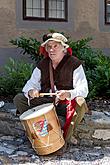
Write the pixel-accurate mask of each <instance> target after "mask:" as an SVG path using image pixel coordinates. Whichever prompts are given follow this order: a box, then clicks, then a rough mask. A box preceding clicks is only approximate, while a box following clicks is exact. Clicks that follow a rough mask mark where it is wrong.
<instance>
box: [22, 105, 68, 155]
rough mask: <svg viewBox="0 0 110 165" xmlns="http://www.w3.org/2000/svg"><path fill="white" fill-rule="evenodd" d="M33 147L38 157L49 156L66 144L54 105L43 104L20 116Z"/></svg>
mask: <svg viewBox="0 0 110 165" xmlns="http://www.w3.org/2000/svg"><path fill="white" fill-rule="evenodd" d="M20 120H21V122H22V124H23V126H24V129H25V131H26V133H27V136H28V138H29V140H30V142H31V144H32V147H33V148H34V150H35V151H36V153H37V154H38V155H48V154H50V153H53V152H55V151H57V150H59V149H60V148H61V147H62V146H63V145H64V144H65V141H64V138H63V135H62V130H61V126H60V123H59V119H58V117H57V114H56V111H55V107H54V105H53V104H52V103H48V104H43V105H40V106H37V107H34V108H32V109H29V110H28V111H26V112H24V113H23V114H22V115H21V116H20Z"/></svg>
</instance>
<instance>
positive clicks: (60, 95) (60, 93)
mask: <svg viewBox="0 0 110 165" xmlns="http://www.w3.org/2000/svg"><path fill="white" fill-rule="evenodd" d="M57 97H58V98H59V99H60V100H65V99H68V98H70V97H71V94H70V92H69V91H67V90H60V91H58V92H57Z"/></svg>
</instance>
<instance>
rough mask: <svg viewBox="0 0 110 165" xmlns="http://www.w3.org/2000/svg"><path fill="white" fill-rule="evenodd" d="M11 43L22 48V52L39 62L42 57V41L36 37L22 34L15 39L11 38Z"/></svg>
mask: <svg viewBox="0 0 110 165" xmlns="http://www.w3.org/2000/svg"><path fill="white" fill-rule="evenodd" d="M10 43H12V44H13V45H16V46H17V47H19V48H22V50H21V53H22V54H24V55H25V54H29V55H30V57H31V59H32V60H35V61H36V62H39V61H40V60H41V59H42V56H41V55H39V47H40V42H39V41H37V39H36V38H31V37H30V38H26V37H24V36H21V37H20V38H17V39H15V40H13V39H12V40H10Z"/></svg>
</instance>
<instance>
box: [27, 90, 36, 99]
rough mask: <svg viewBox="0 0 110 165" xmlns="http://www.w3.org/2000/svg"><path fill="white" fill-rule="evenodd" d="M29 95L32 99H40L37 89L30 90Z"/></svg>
mask: <svg viewBox="0 0 110 165" xmlns="http://www.w3.org/2000/svg"><path fill="white" fill-rule="evenodd" d="M28 95H29V96H30V97H31V98H35V97H39V92H38V91H37V90H36V89H31V90H29V92H28Z"/></svg>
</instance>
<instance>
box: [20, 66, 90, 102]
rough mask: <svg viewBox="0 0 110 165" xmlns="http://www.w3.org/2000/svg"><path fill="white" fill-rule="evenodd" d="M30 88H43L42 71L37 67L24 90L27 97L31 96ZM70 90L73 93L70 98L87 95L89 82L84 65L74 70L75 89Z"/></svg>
mask: <svg viewBox="0 0 110 165" xmlns="http://www.w3.org/2000/svg"><path fill="white" fill-rule="evenodd" d="M30 89H36V90H38V91H40V90H41V71H40V70H39V69H38V68H37V67H36V68H35V69H34V71H33V73H32V76H31V78H30V79H29V80H28V81H27V83H26V84H25V86H24V88H23V90H22V91H23V92H24V94H25V96H26V97H27V98H29V97H28V91H29V90H30ZM69 91H70V93H71V98H70V99H69V100H72V99H74V98H75V97H77V96H82V97H84V98H86V97H87V95H88V83H87V79H86V76H85V73H84V69H83V67H82V65H80V66H79V67H78V68H77V69H75V70H74V71H73V89H71V90H69Z"/></svg>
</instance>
